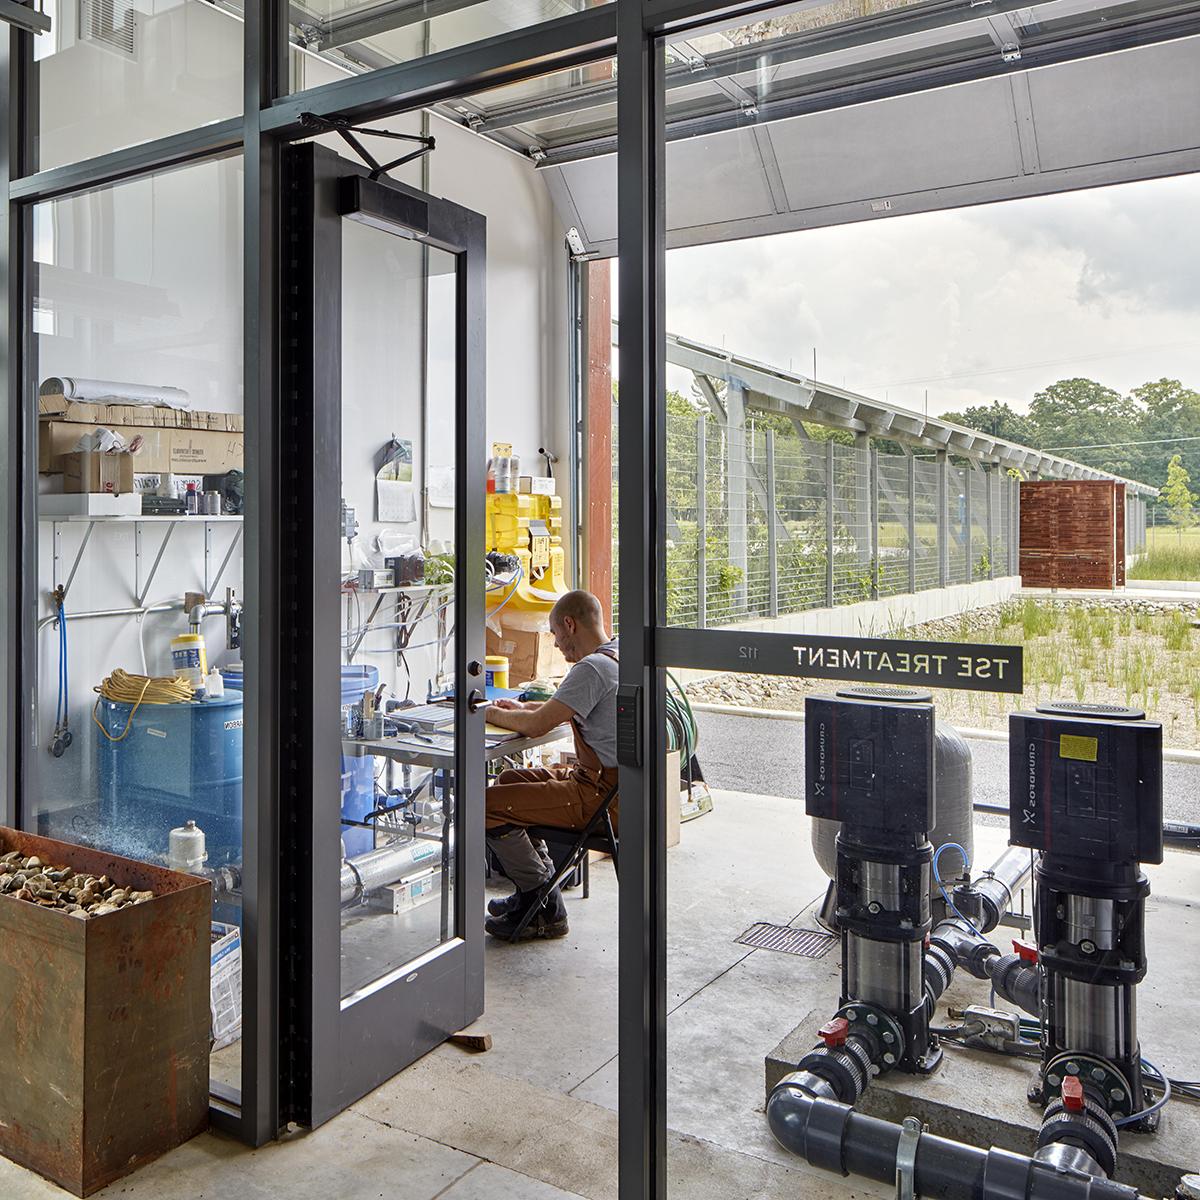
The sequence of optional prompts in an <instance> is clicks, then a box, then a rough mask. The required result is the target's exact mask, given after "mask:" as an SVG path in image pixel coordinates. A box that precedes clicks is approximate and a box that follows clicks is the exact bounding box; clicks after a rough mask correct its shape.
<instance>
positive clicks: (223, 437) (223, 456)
mask: <svg viewBox="0 0 1200 1200" xmlns="http://www.w3.org/2000/svg"><path fill="white" fill-rule="evenodd" d="M193 415H194V414H193ZM168 440H169V442H170V446H171V450H170V466H169V467H168V470H171V471H175V472H177V473H179V474H187V475H220V474H222V473H223V472H225V471H240V470H242V469H243V466H242V464H243V462H244V460H245V450H244V445H245V440H246V435H245V434H244V433H230V432H228V431H224V432H221V431H217V430H200V429H175V430H172V431H171V433H170V434H169V437H168Z"/></svg>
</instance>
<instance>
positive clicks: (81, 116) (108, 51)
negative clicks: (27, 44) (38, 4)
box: [32, 0, 243, 171]
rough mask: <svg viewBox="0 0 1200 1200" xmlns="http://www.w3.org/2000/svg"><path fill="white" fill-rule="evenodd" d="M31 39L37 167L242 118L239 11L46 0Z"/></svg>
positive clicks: (116, 0)
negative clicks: (46, 18) (45, 28)
mask: <svg viewBox="0 0 1200 1200" xmlns="http://www.w3.org/2000/svg"><path fill="white" fill-rule="evenodd" d="M46 11H47V13H48V14H49V15H50V17H51V20H52V22H53V24H52V27H51V29H50V31H49V32H48V33H44V34H41V35H39V36H38V37H37V38H35V39H34V51H33V54H34V72H33V83H32V89H33V92H34V98H35V99H36V107H35V109H34V111H35V113H36V116H35V128H34V131H33V132H34V157H35V161H34V163H33V164H32V166H33V169H35V170H41V171H45V170H49V169H50V168H52V167H60V166H63V165H65V164H68V163H74V162H80V161H82V160H84V159H88V158H94V157H96V156H97V155H100V154H106V153H108V152H109V151H112V150H122V149H124V148H126V147H128V146H137V145H140V144H142V143H144V142H151V141H154V140H155V139H156V138H162V137H167V136H169V135H170V134H177V133H184V132H186V131H188V130H191V129H195V128H197V127H198V126H201V125H208V124H212V123H213V122H216V121H222V120H226V119H228V118H230V117H238V116H240V115H241V113H242V67H243V54H242V41H243V38H242V32H243V23H242V20H241V4H240V0H239V3H237V4H236V6H234V5H222V4H209V3H206V2H205V0H182V2H180V3H172V4H160V3H155V0H53V2H52V3H50V4H48V5H47V6H46Z"/></svg>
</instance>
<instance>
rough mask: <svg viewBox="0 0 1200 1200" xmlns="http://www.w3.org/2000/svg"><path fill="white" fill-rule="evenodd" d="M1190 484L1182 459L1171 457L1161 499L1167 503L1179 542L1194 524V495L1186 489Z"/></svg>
mask: <svg viewBox="0 0 1200 1200" xmlns="http://www.w3.org/2000/svg"><path fill="white" fill-rule="evenodd" d="M1191 482H1192V480H1191V476H1190V475H1188V473H1187V471H1186V469H1185V468H1184V465H1183V459H1182V457H1181V456H1180V455H1178V454H1176V455H1173V456H1172V458H1171V461H1170V462H1169V463H1167V485H1166V487H1164V488H1163V499H1164V500H1165V501H1166V502H1167V510H1168V511H1169V513H1170V514H1171V524H1172V525H1174V526H1175V528H1176V529H1178V530H1179V538H1180V540H1181V541H1182V540H1183V531H1184V530H1185V529H1189V528H1190V527H1191V526H1192V525H1194V524H1195V523H1196V493H1195V492H1193V491H1192V490H1191V489H1190V488H1189V487H1188V485H1189V484H1190V483H1191Z"/></svg>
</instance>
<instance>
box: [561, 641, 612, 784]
mask: <svg viewBox="0 0 1200 1200" xmlns="http://www.w3.org/2000/svg"><path fill="white" fill-rule="evenodd" d="M600 650H611V651H613V652H614V653H615V652H616V650H617V639H616V638H613V640H612V641H611V642H606V643H605V644H604V645H603V646H601V647H600V648H599V649H598V650H596V651H594V652H593V653H591V654H589V655H588V656H587V657H586V658H581V659H580V660H579V661H578V662H577V663H576V664H575V665H574V666H573V667H572V668H571V669H570V670H569V671H568V672H567V677H566V678H565V679H564V680H563V681H562V683H561V684H560V685H559V688H558V691H557V692H555V693H554V699H555V700H558V701H559V702H560V703H562V704H565V705H566V706H567V707H568V708H569V709H571V711H572V712H574V713H575V714H576V716H577V717H578V724H579V732H580V733H581V734H582V735H583V740H584V741H585V742H587V744H588V745H589V746H591V748H592V749H593V750H594V751H595V752H596V757H597V758H598V759H599V760H600V762H601V764H602V765H603V766H606V767H615V766H616V765H617V674H618V667H617V660H616V659H615V658H612V657H610V655H608V654H601V653H600Z"/></svg>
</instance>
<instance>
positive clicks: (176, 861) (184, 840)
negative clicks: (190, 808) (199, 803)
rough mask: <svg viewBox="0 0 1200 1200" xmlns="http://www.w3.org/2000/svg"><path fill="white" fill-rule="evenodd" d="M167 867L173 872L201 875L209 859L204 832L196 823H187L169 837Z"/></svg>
mask: <svg viewBox="0 0 1200 1200" xmlns="http://www.w3.org/2000/svg"><path fill="white" fill-rule="evenodd" d="M167 844H168V848H167V865H168V866H169V867H170V868H171V870H172V871H183V872H185V873H186V874H188V875H196V874H199V872H200V870H201V869H202V868H203V866H204V862H205V860H206V859H207V858H208V850H207V849H206V847H205V844H204V830H203V829H201V828H200V827H199V826H198V825H197V824H196V822H195V821H185V822H184V823H183V824H182V825H181V826H180V827H179V828H178V829H172V830H171V832H170V834H169V835H168V843H167Z"/></svg>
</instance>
